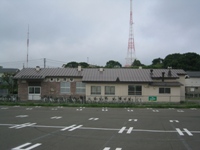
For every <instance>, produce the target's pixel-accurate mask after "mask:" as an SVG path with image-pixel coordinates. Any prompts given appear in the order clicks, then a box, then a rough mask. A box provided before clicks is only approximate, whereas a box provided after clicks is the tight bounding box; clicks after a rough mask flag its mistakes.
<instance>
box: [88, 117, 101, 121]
mask: <svg viewBox="0 0 200 150" xmlns="http://www.w3.org/2000/svg"><path fill="white" fill-rule="evenodd" d="M88 120H94V121H96V120H99V118H89V119H88Z"/></svg>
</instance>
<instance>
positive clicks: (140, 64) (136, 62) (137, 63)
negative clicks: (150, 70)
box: [131, 59, 144, 67]
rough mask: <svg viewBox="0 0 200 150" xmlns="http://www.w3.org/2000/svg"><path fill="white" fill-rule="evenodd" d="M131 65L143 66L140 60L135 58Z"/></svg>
mask: <svg viewBox="0 0 200 150" xmlns="http://www.w3.org/2000/svg"><path fill="white" fill-rule="evenodd" d="M131 66H133V67H134V66H136V67H139V66H144V64H142V63H141V62H140V60H137V59H135V60H134V62H133V63H132V65H131Z"/></svg>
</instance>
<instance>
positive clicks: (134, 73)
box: [15, 68, 186, 82]
mask: <svg viewBox="0 0 200 150" xmlns="http://www.w3.org/2000/svg"><path fill="white" fill-rule="evenodd" d="M162 72H165V78H169V76H168V69H154V70H153V74H152V75H150V69H127V68H117V69H106V68H104V69H103V71H99V68H98V69H97V68H86V69H85V68H83V69H82V71H78V69H77V68H41V70H40V71H36V70H35V68H24V69H22V70H21V71H20V72H19V73H18V74H17V75H16V76H15V79H44V78H45V77H82V81H83V82H116V81H117V82H152V81H153V78H161V77H162ZM178 74H182V75H184V74H186V73H185V71H183V70H181V69H172V70H171V76H170V78H178V77H179V76H178Z"/></svg>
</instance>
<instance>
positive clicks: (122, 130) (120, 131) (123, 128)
mask: <svg viewBox="0 0 200 150" xmlns="http://www.w3.org/2000/svg"><path fill="white" fill-rule="evenodd" d="M125 129H126V127H122V128H121V129H120V130H119V132H118V133H122V132H124V130H125Z"/></svg>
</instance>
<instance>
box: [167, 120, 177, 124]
mask: <svg viewBox="0 0 200 150" xmlns="http://www.w3.org/2000/svg"><path fill="white" fill-rule="evenodd" d="M169 122H176V123H179V121H178V120H169Z"/></svg>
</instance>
